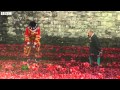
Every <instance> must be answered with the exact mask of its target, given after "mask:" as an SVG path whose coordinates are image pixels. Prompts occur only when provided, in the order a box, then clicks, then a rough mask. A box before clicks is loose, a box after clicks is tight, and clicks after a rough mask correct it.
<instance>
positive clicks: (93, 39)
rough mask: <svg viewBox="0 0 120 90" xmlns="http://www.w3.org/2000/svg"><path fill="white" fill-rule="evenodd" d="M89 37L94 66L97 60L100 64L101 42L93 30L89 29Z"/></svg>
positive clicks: (91, 60) (91, 62)
mask: <svg viewBox="0 0 120 90" xmlns="http://www.w3.org/2000/svg"><path fill="white" fill-rule="evenodd" d="M88 37H89V42H90V56H89V60H90V64H91V65H92V66H94V65H95V64H94V62H97V64H98V65H99V64H100V57H99V58H98V56H99V54H100V51H101V48H100V42H99V40H98V37H97V36H96V35H95V34H94V32H93V31H91V30H89V31H88Z"/></svg>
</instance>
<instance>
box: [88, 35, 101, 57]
mask: <svg viewBox="0 0 120 90" xmlns="http://www.w3.org/2000/svg"><path fill="white" fill-rule="evenodd" d="M100 51H101V48H100V42H99V40H98V37H97V36H96V35H95V34H94V35H93V36H92V37H91V38H90V53H93V54H95V55H98V54H99V52H100Z"/></svg>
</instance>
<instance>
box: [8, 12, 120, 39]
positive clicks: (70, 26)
mask: <svg viewBox="0 0 120 90" xmlns="http://www.w3.org/2000/svg"><path fill="white" fill-rule="evenodd" d="M30 20H35V21H37V23H38V25H39V26H40V27H41V33H42V37H44V36H46V35H47V36H51V37H60V38H66V37H67V38H80V37H83V38H87V34H86V33H87V30H88V29H92V30H93V31H94V32H95V33H96V34H97V36H98V37H99V38H106V39H108V38H110V39H113V38H120V11H52V12H51V11H13V12H12V16H8V17H7V21H8V22H7V25H6V26H7V31H8V32H7V34H8V35H9V36H11V37H17V38H20V39H22V40H23V39H24V38H23V33H24V31H25V27H26V26H27V25H28V23H29V21H30ZM16 41H17V40H16ZM18 41H19V40H18Z"/></svg>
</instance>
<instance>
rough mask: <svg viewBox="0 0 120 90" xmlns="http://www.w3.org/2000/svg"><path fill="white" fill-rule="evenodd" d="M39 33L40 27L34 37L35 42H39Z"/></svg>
mask: <svg viewBox="0 0 120 90" xmlns="http://www.w3.org/2000/svg"><path fill="white" fill-rule="evenodd" d="M40 34H41V32H40V27H38V30H37V34H36V38H35V42H40Z"/></svg>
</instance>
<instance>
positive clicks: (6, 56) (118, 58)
mask: <svg viewBox="0 0 120 90" xmlns="http://www.w3.org/2000/svg"><path fill="white" fill-rule="evenodd" d="M88 50H89V48H88V47H79V46H53V45H42V46H41V53H42V54H41V55H42V56H41V58H38V62H34V60H33V59H31V60H30V61H29V62H27V59H25V57H24V56H23V45H16V44H14V45H5V44H1V45H0V79H120V54H119V52H120V49H119V48H103V49H102V50H103V55H102V56H101V65H100V66H99V67H98V66H95V67H91V66H90V64H89V60H88V56H89V51H88Z"/></svg>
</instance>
